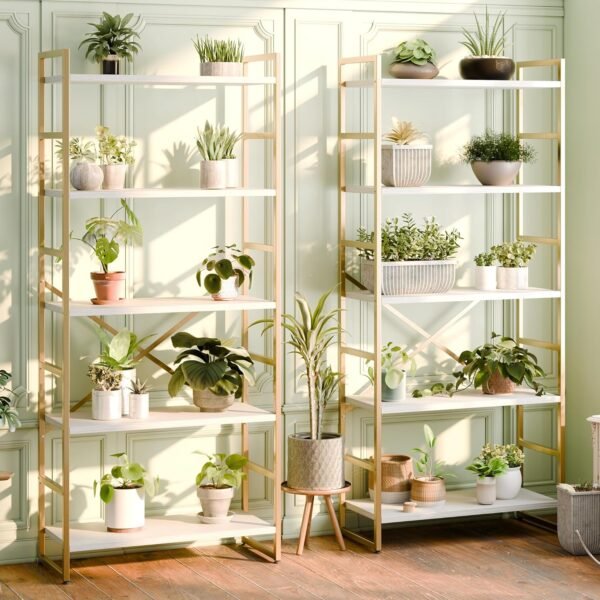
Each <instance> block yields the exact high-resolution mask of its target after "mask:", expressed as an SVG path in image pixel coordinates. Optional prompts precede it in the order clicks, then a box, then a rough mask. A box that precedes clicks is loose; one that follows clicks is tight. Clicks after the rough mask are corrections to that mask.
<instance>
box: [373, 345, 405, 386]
mask: <svg viewBox="0 0 600 600" xmlns="http://www.w3.org/2000/svg"><path fill="white" fill-rule="evenodd" d="M410 362H411V359H410V356H409V355H408V354H407V353H406V351H405V350H404V349H403V348H402V347H401V346H397V345H395V344H393V343H392V342H388V343H387V344H386V345H385V346H383V348H382V349H381V369H382V371H383V372H384V373H385V375H384V381H385V385H387V386H388V387H389V388H390V389H391V390H395V389H396V388H397V387H398V386H399V385H400V384H401V383H402V379H403V378H404V375H405V373H404V371H405V370H406V365H408V364H409V363H410ZM367 377H368V378H369V381H370V382H371V385H373V384H374V383H375V369H374V368H373V363H372V361H370V360H369V361H367Z"/></svg>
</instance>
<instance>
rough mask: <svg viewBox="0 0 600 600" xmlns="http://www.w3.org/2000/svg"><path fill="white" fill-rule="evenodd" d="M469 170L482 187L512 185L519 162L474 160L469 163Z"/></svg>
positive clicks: (519, 165)
mask: <svg viewBox="0 0 600 600" xmlns="http://www.w3.org/2000/svg"><path fill="white" fill-rule="evenodd" d="M471 168H472V169H473V173H475V177H477V179H479V182H480V183H481V184H483V185H512V184H513V183H514V181H515V177H516V176H517V173H518V172H519V169H520V168H521V162H519V161H516V162H510V161H506V160H491V161H490V162H484V161H482V160H476V161H473V162H472V163H471Z"/></svg>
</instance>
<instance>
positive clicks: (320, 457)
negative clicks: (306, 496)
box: [287, 433, 345, 490]
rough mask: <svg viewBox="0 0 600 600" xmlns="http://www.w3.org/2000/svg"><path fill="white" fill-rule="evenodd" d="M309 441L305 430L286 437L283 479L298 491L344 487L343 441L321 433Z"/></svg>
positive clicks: (332, 435) (338, 436) (339, 437)
mask: <svg viewBox="0 0 600 600" xmlns="http://www.w3.org/2000/svg"><path fill="white" fill-rule="evenodd" d="M322 436H323V437H322V438H321V439H320V440H311V439H310V434H308V433H293V434H291V435H289V436H288V470H287V482H288V486H289V487H291V488H296V489H301V490H339V489H340V488H343V487H344V483H345V481H344V440H343V438H342V436H341V435H338V434H336V433H324V434H322Z"/></svg>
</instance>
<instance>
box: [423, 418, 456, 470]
mask: <svg viewBox="0 0 600 600" xmlns="http://www.w3.org/2000/svg"><path fill="white" fill-rule="evenodd" d="M423 434H424V436H425V448H424V449H423V448H413V452H416V453H417V455H418V458H417V462H416V467H417V471H419V473H422V474H423V476H424V477H425V478H426V479H428V480H429V481H431V480H433V479H447V478H448V477H452V476H453V474H452V473H449V472H448V471H446V470H445V465H444V463H443V462H442V461H440V460H436V459H435V446H436V444H437V437H436V436H435V434H434V433H433V430H432V429H431V427H430V426H429V425H427V424H425V425H423Z"/></svg>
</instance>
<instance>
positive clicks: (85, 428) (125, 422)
mask: <svg viewBox="0 0 600 600" xmlns="http://www.w3.org/2000/svg"><path fill="white" fill-rule="evenodd" d="M46 420H47V421H48V422H49V423H51V424H52V425H55V426H57V427H61V426H62V422H63V419H62V415H60V414H52V413H50V414H47V415H46ZM274 421H275V414H274V413H273V412H271V411H268V410H264V409H262V408H258V407H257V406H253V405H252V404H248V403H243V402H235V403H234V404H233V405H232V406H230V407H229V408H228V409H227V410H225V411H223V412H200V409H198V408H196V407H195V406H189V405H188V406H169V407H163V408H158V409H153V410H151V411H150V414H149V416H148V418H147V419H130V418H129V417H122V418H121V419H115V420H114V421H99V420H98V419H92V416H91V412H90V411H89V410H87V409H83V410H80V411H77V412H74V413H71V417H70V418H69V427H70V432H71V435H95V434H99V433H115V432H123V431H156V430H163V429H193V428H199V427H209V426H215V425H239V424H241V423H272V422H274Z"/></svg>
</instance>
